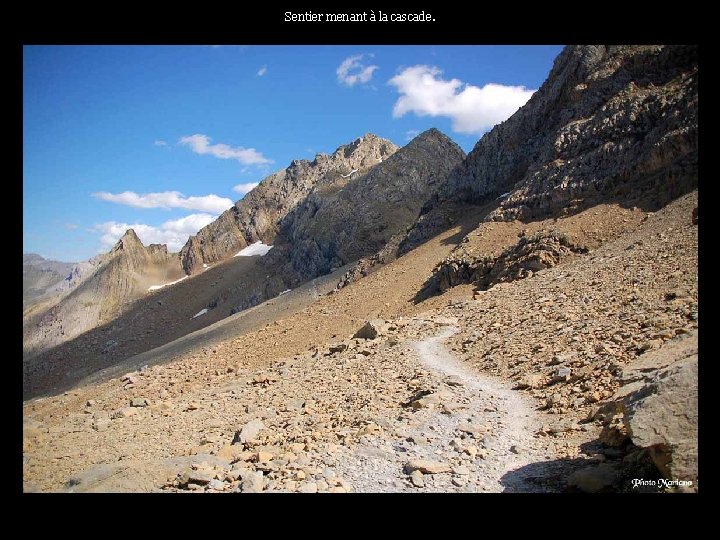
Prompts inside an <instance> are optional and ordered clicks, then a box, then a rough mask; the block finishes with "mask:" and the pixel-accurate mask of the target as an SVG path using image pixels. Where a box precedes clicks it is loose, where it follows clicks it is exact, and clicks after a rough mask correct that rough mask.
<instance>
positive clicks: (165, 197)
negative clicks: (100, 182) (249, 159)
mask: <svg viewBox="0 0 720 540" xmlns="http://www.w3.org/2000/svg"><path fill="white" fill-rule="evenodd" d="M92 195H93V197H95V198H96V199H100V200H103V201H109V202H114V203H118V204H124V205H126V206H133V207H135V208H185V209H186V210H200V211H201V212H212V213H214V214H218V213H220V212H223V211H225V210H227V209H228V208H230V207H231V206H232V205H233V202H232V201H231V200H230V199H226V198H225V197H218V196H217V195H215V194H213V193H211V194H210V195H204V196H202V197H185V196H184V195H183V194H182V193H180V192H179V191H162V192H160V193H143V194H142V195H140V194H137V193H135V192H134V191H123V192H122V193H108V192H107V191H100V192H98V193H93V194H92Z"/></svg>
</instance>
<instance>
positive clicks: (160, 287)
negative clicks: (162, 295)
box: [148, 276, 189, 291]
mask: <svg viewBox="0 0 720 540" xmlns="http://www.w3.org/2000/svg"><path fill="white" fill-rule="evenodd" d="M188 277H189V276H183V277H181V278H180V279H178V280H176V281H171V282H170V283H163V284H162V285H151V286H150V287H148V291H157V290H158V289H162V288H163V287H169V286H170V285H175V284H176V283H180V282H181V281H182V280H183V279H187V278H188Z"/></svg>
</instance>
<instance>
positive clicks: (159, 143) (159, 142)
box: [153, 139, 168, 146]
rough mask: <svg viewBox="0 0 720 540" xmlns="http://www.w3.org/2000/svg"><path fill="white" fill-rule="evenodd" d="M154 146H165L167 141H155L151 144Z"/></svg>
mask: <svg viewBox="0 0 720 540" xmlns="http://www.w3.org/2000/svg"><path fill="white" fill-rule="evenodd" d="M153 144H154V145H155V146H167V145H168V143H167V141H163V140H162V139H156V140H155V142H154V143H153Z"/></svg>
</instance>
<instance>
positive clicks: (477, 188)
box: [402, 45, 698, 252]
mask: <svg viewBox="0 0 720 540" xmlns="http://www.w3.org/2000/svg"><path fill="white" fill-rule="evenodd" d="M697 68H698V66H697V47H695V46H678V45H671V46H640V45H632V46H619V45H609V46H606V45H588V46H568V47H566V48H565V49H564V50H563V52H562V53H561V54H560V55H559V56H558V57H557V58H556V60H555V62H554V65H553V68H552V70H551V72H550V74H549V75H548V78H547V80H546V81H545V82H544V83H543V85H542V86H541V87H540V89H539V90H538V91H537V92H536V93H535V94H533V96H532V97H531V98H530V100H529V101H528V102H527V103H526V104H525V105H524V106H523V107H521V108H520V109H519V110H518V111H517V112H516V113H515V114H513V115H512V116H511V117H510V118H509V119H507V120H506V121H504V122H502V123H501V124H499V125H497V126H495V128H493V129H492V130H491V131H490V132H488V133H487V134H485V135H484V136H483V137H482V138H481V139H480V140H479V141H478V143H477V144H476V145H475V148H474V149H473V150H472V151H471V152H470V153H469V154H468V156H467V159H466V160H465V162H464V163H463V166H462V167H460V168H458V169H457V170H456V171H455V172H454V173H453V174H451V175H450V176H449V177H448V179H447V181H446V182H444V183H443V184H442V185H441V186H439V188H438V189H437V191H436V192H435V193H434V194H433V196H432V197H431V199H430V200H429V201H428V203H427V204H426V205H425V207H424V208H423V215H422V216H421V218H420V219H419V220H418V223H417V224H416V225H415V227H414V229H413V230H412V231H411V232H410V234H409V235H408V239H407V240H406V242H405V243H404V246H403V248H402V251H403V252H405V251H407V250H408V249H411V248H412V247H413V246H416V245H418V244H419V243H420V242H422V241H424V239H426V238H428V237H429V235H431V234H434V233H435V232H436V231H437V230H439V229H441V228H442V227H446V226H447V225H448V224H449V223H450V221H451V220H450V218H449V215H450V214H451V213H452V212H448V210H447V208H448V207H449V208H452V205H453V204H457V203H473V204H477V203H483V202H490V201H492V200H493V199H496V200H497V201H498V208H497V209H495V210H494V211H492V212H490V213H489V214H488V215H487V217H486V218H485V219H488V220H515V219H519V220H523V221H527V220H533V219H539V218H542V217H546V216H549V215H552V214H553V213H558V212H559V213H563V214H567V213H572V212H577V211H579V210H581V209H582V208H587V207H588V206H591V205H593V204H597V202H599V201H602V200H608V199H612V198H615V199H618V198H623V200H624V201H625V202H626V203H628V204H633V202H632V201H634V203H635V204H637V205H638V206H643V207H646V208H647V209H649V210H655V209H658V208H660V207H662V206H663V205H665V204H667V203H668V202H669V201H670V200H672V199H674V198H676V197H678V196H680V195H682V194H684V193H687V192H689V191H690V190H692V189H693V188H695V187H696V186H697V148H698V146H697V144H698V143H697V137H698V131H697V122H698V116H697V110H698V109H697V107H698V87H697Z"/></svg>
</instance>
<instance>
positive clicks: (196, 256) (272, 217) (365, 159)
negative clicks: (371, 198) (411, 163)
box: [180, 134, 397, 274]
mask: <svg viewBox="0 0 720 540" xmlns="http://www.w3.org/2000/svg"><path fill="white" fill-rule="evenodd" d="M396 150H397V147H396V146H395V145H394V144H393V143H392V142H390V141H388V140H386V139H381V138H380V137H377V136H375V135H372V134H367V135H365V136H363V137H360V138H358V139H356V140H355V141H354V142H352V143H350V144H345V145H342V146H340V147H339V148H338V149H337V150H335V152H334V153H332V154H330V155H328V154H318V155H317V156H316V157H315V159H314V160H313V161H308V160H304V159H303V160H294V161H293V162H292V163H291V164H290V166H289V167H288V168H286V169H285V170H282V171H279V172H276V173H274V174H272V175H270V176H268V177H267V178H265V179H264V180H262V181H261V182H260V184H259V185H258V186H257V187H256V188H255V189H253V190H252V191H250V192H249V193H248V194H247V195H245V196H244V197H243V198H242V199H241V200H239V201H238V202H236V203H235V206H233V207H232V208H230V209H229V210H227V211H226V212H223V213H222V214H221V215H220V217H219V218H218V219H217V220H215V221H214V222H212V223H210V224H209V225H207V226H206V227H204V228H202V229H201V230H200V231H199V232H198V233H197V234H196V235H195V236H191V237H190V238H189V239H188V241H187V243H186V244H185V246H183V248H182V250H181V251H180V259H181V261H182V265H183V268H184V269H185V271H186V272H187V273H188V274H192V273H194V272H196V271H197V270H198V269H199V268H202V265H203V264H209V263H214V262H216V261H219V260H222V259H225V258H227V257H229V256H231V255H234V254H235V253H236V252H238V251H239V250H241V249H242V248H244V247H246V246H248V245H250V244H252V243H254V242H257V241H258V240H261V241H263V242H264V243H266V244H272V243H273V242H274V238H275V235H276V234H277V231H278V225H279V223H280V221H281V220H282V219H283V218H285V217H286V216H287V215H288V214H289V213H290V212H291V211H292V210H293V209H294V208H295V207H297V206H298V205H299V204H300V203H301V202H302V201H304V200H305V198H306V197H307V196H308V194H309V193H310V192H311V191H312V190H313V189H315V188H317V189H318V190H320V191H324V192H328V191H337V190H339V189H342V187H343V186H344V185H345V184H347V183H348V182H350V181H351V180H354V179H355V178H356V177H357V176H358V175H362V174H363V173H364V172H366V171H367V170H368V169H370V168H371V167H374V166H375V165H377V164H378V163H382V161H383V160H385V159H387V158H388V157H389V156H391V155H392V154H393V153H394V152H395V151H396Z"/></svg>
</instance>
